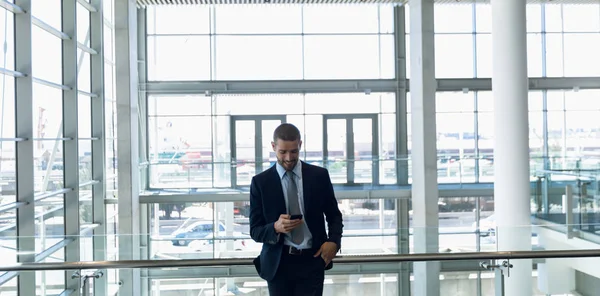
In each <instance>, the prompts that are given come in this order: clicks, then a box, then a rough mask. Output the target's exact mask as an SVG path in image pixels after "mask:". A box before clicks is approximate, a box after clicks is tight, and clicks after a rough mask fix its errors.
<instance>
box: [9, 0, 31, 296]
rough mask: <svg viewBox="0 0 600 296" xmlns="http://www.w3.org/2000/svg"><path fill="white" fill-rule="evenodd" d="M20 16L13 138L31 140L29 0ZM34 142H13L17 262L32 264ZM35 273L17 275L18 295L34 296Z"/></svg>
mask: <svg viewBox="0 0 600 296" xmlns="http://www.w3.org/2000/svg"><path fill="white" fill-rule="evenodd" d="M15 5H16V6H18V7H20V8H22V10H23V11H24V12H23V13H19V14H15V16H14V22H15V71H17V72H20V73H23V74H24V75H26V76H25V77H19V78H17V79H16V88H15V95H16V97H15V99H16V103H15V111H16V137H17V138H23V139H31V138H33V80H32V77H31V73H32V65H31V61H32V34H31V27H32V16H31V0H15ZM33 157H34V155H33V141H31V140H28V141H22V142H16V165H17V171H16V173H17V174H16V175H17V202H22V203H25V204H26V205H25V206H22V207H20V208H18V209H17V249H18V250H19V252H18V253H17V254H18V255H17V261H18V262H19V263H31V262H35V218H34V217H35V200H34V196H35V188H34V179H35V178H34V161H33ZM35 283H36V276H35V272H27V273H22V274H20V275H19V278H18V282H17V289H18V295H36V285H35Z"/></svg>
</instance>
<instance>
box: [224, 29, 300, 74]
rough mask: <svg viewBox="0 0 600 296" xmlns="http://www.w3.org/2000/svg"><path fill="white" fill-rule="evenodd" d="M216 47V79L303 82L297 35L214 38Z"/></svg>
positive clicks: (298, 37)
mask: <svg viewBox="0 0 600 296" xmlns="http://www.w3.org/2000/svg"><path fill="white" fill-rule="evenodd" d="M216 46H217V50H216V60H217V61H216V65H217V70H216V74H217V75H216V78H217V80H267V79H272V80H292V79H302V37H300V36H217V37H216ZM241 48H243V50H240V49H241Z"/></svg>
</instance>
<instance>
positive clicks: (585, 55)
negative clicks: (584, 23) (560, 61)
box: [564, 33, 600, 77]
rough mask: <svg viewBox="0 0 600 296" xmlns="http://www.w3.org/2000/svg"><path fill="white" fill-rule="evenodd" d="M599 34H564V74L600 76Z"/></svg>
mask: <svg viewBox="0 0 600 296" xmlns="http://www.w3.org/2000/svg"><path fill="white" fill-rule="evenodd" d="M599 52H600V34H596V33H587V34H585V33H584V34H564V54H565V57H564V58H565V59H564V67H565V76H571V77H587V76H600V56H599V55H598V53H599Z"/></svg>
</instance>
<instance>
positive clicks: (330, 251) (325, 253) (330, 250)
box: [315, 242, 337, 266]
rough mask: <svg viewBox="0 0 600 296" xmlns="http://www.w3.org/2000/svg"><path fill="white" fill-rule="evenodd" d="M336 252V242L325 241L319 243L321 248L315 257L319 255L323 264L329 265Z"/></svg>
mask: <svg viewBox="0 0 600 296" xmlns="http://www.w3.org/2000/svg"><path fill="white" fill-rule="evenodd" d="M336 253H337V244H336V243H334V242H325V243H324V244H322V245H321V248H320V249H319V251H317V253H316V254H315V258H316V257H317V256H321V258H323V261H325V266H327V265H329V262H331V260H333V258H334V257H335V254H336Z"/></svg>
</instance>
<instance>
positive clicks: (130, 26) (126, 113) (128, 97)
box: [113, 0, 140, 296]
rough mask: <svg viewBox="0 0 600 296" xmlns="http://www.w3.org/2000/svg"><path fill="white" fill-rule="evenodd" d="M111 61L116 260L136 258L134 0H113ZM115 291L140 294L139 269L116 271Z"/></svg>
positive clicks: (136, 122) (136, 78) (134, 294)
mask: <svg viewBox="0 0 600 296" xmlns="http://www.w3.org/2000/svg"><path fill="white" fill-rule="evenodd" d="M113 10H114V12H115V21H114V28H115V29H114V30H115V34H114V35H115V42H114V44H115V58H116V59H115V65H116V89H117V92H116V100H117V123H118V126H117V147H119V149H118V156H117V159H118V182H119V188H118V196H119V199H118V200H119V202H118V212H119V214H118V215H119V217H118V218H119V223H118V235H119V253H118V258H119V260H136V259H139V258H140V237H139V236H140V205H139V183H140V179H139V171H140V170H139V168H138V163H139V122H138V116H139V113H138V112H139V111H138V90H137V88H138V74H137V71H138V70H137V67H138V65H137V63H138V61H137V9H136V5H135V0H123V1H115V2H114V8H113ZM119 278H120V281H121V283H122V285H121V286H120V287H119V294H122V295H132V296H138V295H140V270H139V269H124V270H120V271H119Z"/></svg>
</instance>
